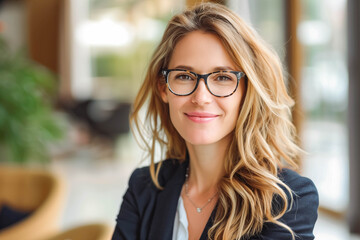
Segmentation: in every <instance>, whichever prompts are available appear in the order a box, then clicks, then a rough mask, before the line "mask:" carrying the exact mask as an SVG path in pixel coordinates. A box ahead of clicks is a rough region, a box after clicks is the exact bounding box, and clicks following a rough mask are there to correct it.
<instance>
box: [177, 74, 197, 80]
mask: <svg viewBox="0 0 360 240" xmlns="http://www.w3.org/2000/svg"><path fill="white" fill-rule="evenodd" d="M176 79H179V80H185V81H186V80H193V78H192V77H191V76H189V75H186V74H182V75H178V76H177V77H176Z"/></svg>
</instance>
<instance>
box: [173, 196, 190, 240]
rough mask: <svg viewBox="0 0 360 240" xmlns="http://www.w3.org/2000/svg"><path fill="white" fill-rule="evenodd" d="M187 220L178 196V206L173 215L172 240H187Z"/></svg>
mask: <svg viewBox="0 0 360 240" xmlns="http://www.w3.org/2000/svg"><path fill="white" fill-rule="evenodd" d="M188 224H189V223H188V220H187V216H186V211H185V207H184V202H183V199H182V197H181V196H180V198H179V201H178V206H177V209H176V214H175V221H174V229H173V237H172V239H173V240H187V239H189V232H188Z"/></svg>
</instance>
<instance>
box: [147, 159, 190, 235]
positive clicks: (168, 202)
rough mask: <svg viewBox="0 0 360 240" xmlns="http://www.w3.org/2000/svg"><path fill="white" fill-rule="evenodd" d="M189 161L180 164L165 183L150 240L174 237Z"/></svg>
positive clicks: (157, 205)
mask: <svg viewBox="0 0 360 240" xmlns="http://www.w3.org/2000/svg"><path fill="white" fill-rule="evenodd" d="M188 165H189V161H188V160H186V161H184V162H183V163H181V164H180V165H179V167H178V168H177V170H176V171H175V173H174V175H173V176H172V177H171V178H170V179H169V180H168V182H167V183H166V184H165V186H164V189H163V190H162V191H160V192H159V194H158V196H157V202H156V207H155V210H154V215H153V218H152V219H153V222H152V224H151V228H150V233H149V240H168V239H172V233H173V228H174V221H175V214H176V209H177V204H178V200H179V197H180V192H181V188H182V186H183V184H184V182H185V173H186V168H187V166H188Z"/></svg>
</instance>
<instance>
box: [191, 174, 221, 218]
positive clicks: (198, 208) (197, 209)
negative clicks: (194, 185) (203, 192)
mask: <svg viewBox="0 0 360 240" xmlns="http://www.w3.org/2000/svg"><path fill="white" fill-rule="evenodd" d="M188 183H189V168H187V169H186V174H185V196H186V197H187V198H188V199H189V201H190V203H191V204H192V205H193V206H194V207H195V208H196V211H197V212H198V213H201V211H202V210H203V209H204V208H205V207H206V206H207V205H208V204H209V203H210V202H211V201H212V200H213V199H214V197H215V196H216V195H217V194H218V193H217V192H216V193H215V194H214V195H213V196H212V197H211V198H209V199H208V200H207V202H206V203H205V204H204V205H203V206H202V207H198V206H196V204H195V203H194V202H193V201H192V200H191V198H190V196H189V184H188Z"/></svg>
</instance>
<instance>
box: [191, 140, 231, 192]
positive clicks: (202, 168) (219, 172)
mask: <svg viewBox="0 0 360 240" xmlns="http://www.w3.org/2000/svg"><path fill="white" fill-rule="evenodd" d="M226 138H227V139H223V140H222V141H221V142H217V143H214V144H211V145H192V144H189V143H187V148H188V151H189V157H190V163H189V168H190V175H189V179H188V181H189V185H191V186H192V188H194V190H195V191H196V192H197V193H199V194H201V193H205V192H209V191H211V192H212V191H214V190H216V189H217V185H218V183H219V181H220V179H221V178H222V177H223V176H224V173H225V168H224V164H225V156H226V151H227V150H228V145H229V143H230V136H228V137H226Z"/></svg>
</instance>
